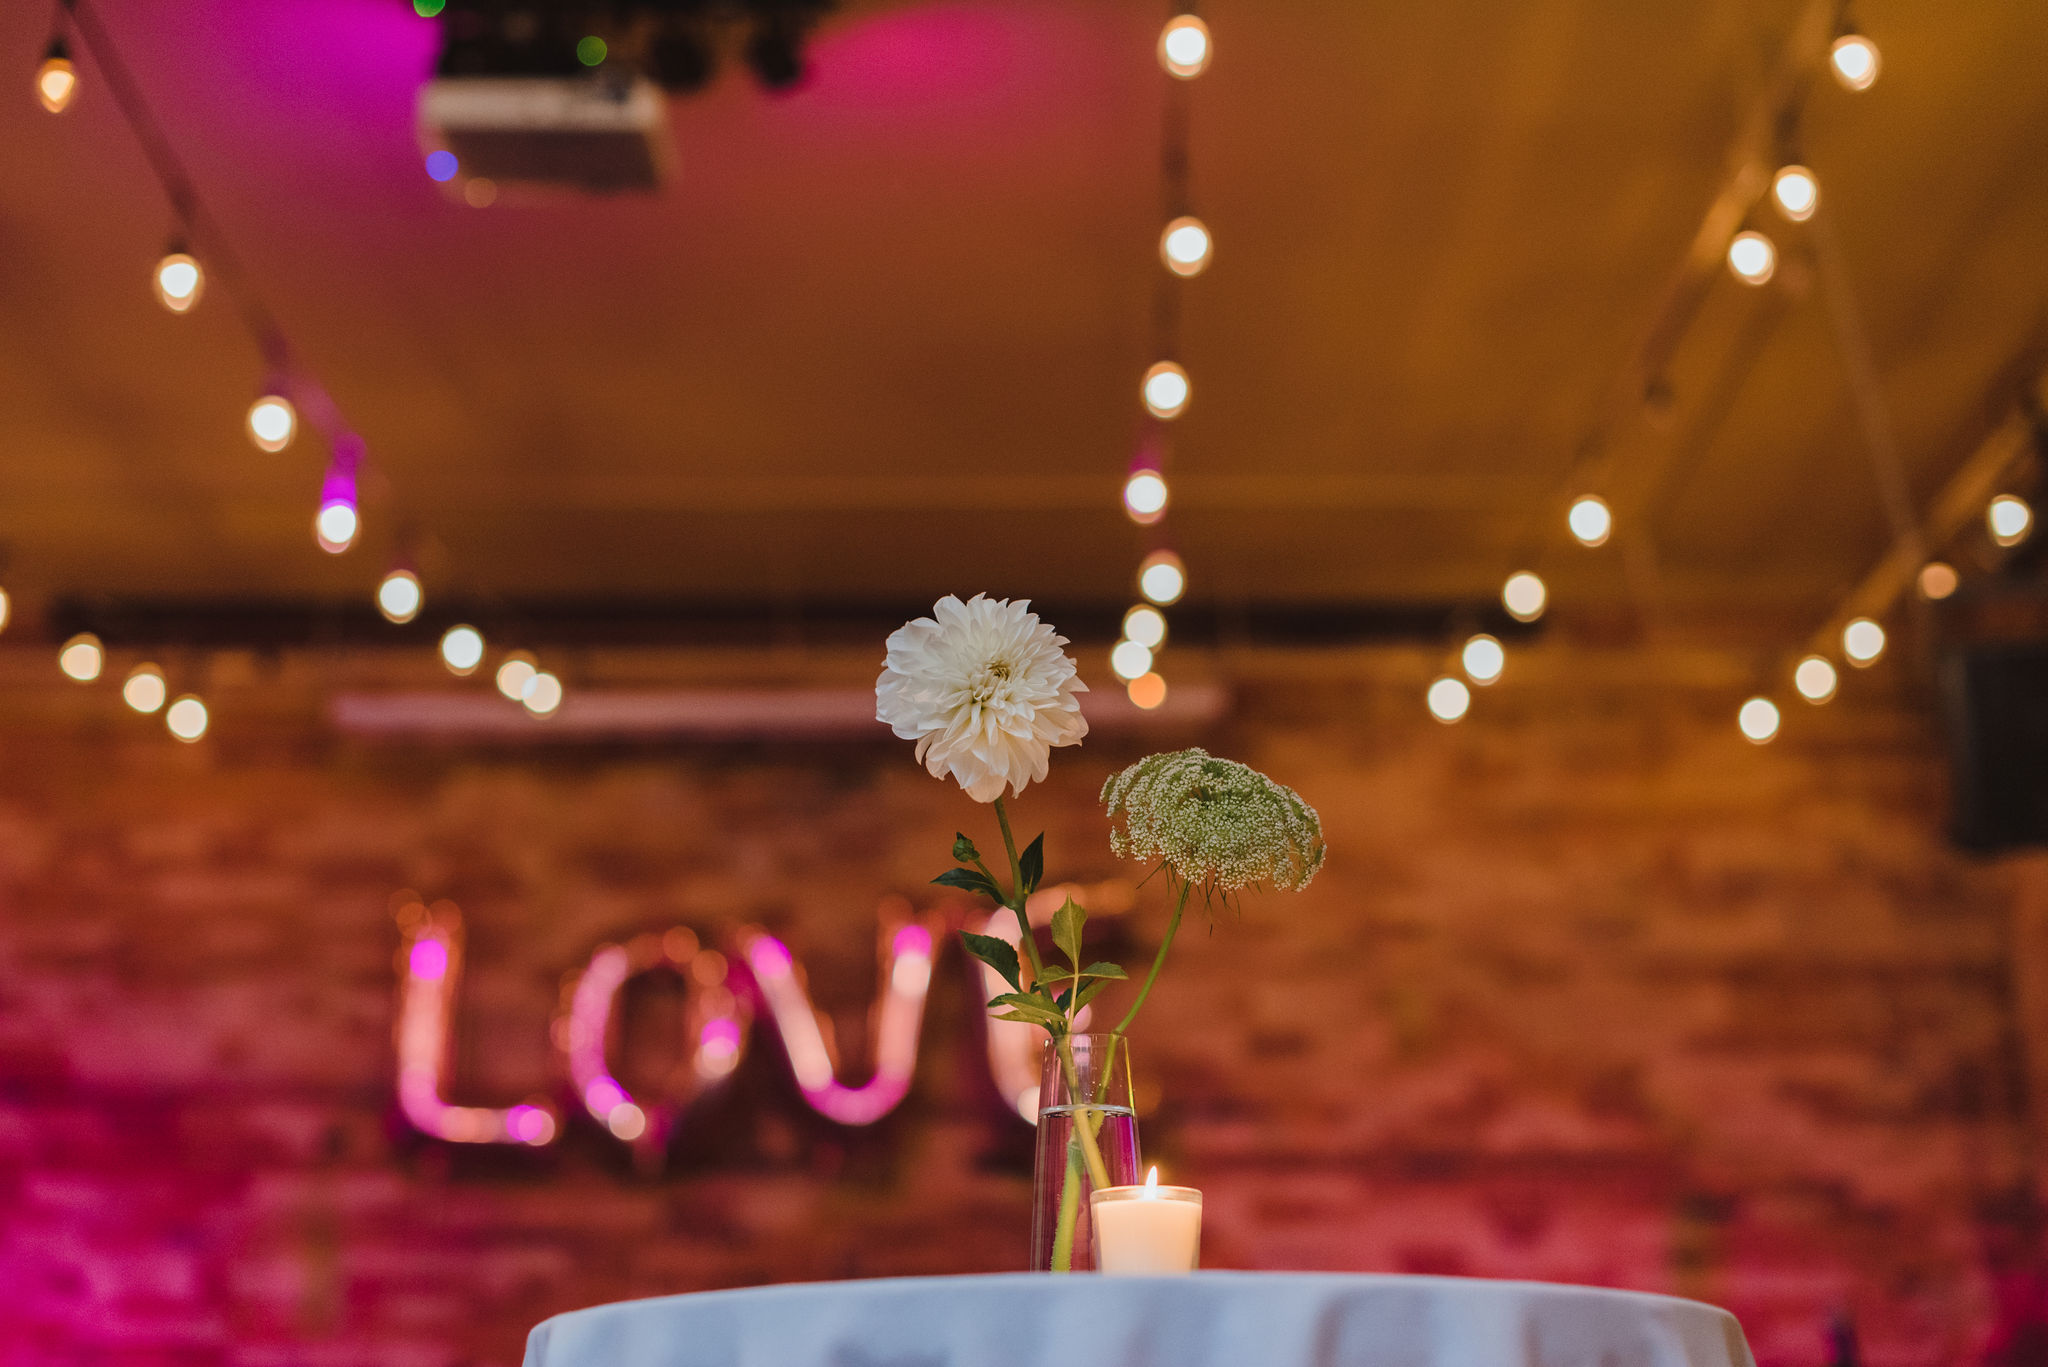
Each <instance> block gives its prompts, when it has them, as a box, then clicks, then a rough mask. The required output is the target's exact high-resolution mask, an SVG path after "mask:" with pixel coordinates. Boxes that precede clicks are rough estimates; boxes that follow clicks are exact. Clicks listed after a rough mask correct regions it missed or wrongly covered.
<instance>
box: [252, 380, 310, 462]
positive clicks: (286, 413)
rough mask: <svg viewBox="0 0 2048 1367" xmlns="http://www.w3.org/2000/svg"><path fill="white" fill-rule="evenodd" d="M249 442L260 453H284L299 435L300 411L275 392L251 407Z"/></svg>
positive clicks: (266, 395)
mask: <svg viewBox="0 0 2048 1367" xmlns="http://www.w3.org/2000/svg"><path fill="white" fill-rule="evenodd" d="M248 425H249V440H250V441H253V442H255V443H256V448H257V449H258V450H259V451H282V450H284V448H285V447H287V446H290V445H291V444H292V438H293V437H295V436H297V435H298V431H299V411H298V410H297V409H296V408H293V407H292V401H291V400H290V399H287V398H285V397H284V396H283V395H282V394H279V393H276V392H275V391H273V392H271V393H268V394H265V395H264V396H263V397H262V398H260V399H258V400H256V402H254V403H252V404H250V405H249V424H248Z"/></svg>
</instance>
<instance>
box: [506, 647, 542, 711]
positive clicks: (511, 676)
mask: <svg viewBox="0 0 2048 1367" xmlns="http://www.w3.org/2000/svg"><path fill="white" fill-rule="evenodd" d="M538 673H540V670H538V669H536V668H535V667H534V663H533V656H531V655H529V654H527V653H526V652H525V651H523V650H515V651H513V652H512V653H511V654H510V655H507V656H506V657H505V661H504V663H503V664H501V665H499V666H498V691H499V692H500V693H503V694H504V695H505V696H506V697H508V698H510V699H511V700H512V701H513V702H518V701H520V700H521V699H523V698H524V697H525V696H526V686H527V685H528V684H529V683H532V682H533V676H534V675H536V674H538Z"/></svg>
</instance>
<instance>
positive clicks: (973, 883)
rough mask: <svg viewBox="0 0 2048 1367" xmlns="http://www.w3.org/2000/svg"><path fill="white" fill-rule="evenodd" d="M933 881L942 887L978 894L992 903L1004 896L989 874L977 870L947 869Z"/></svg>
mask: <svg viewBox="0 0 2048 1367" xmlns="http://www.w3.org/2000/svg"><path fill="white" fill-rule="evenodd" d="M932 881H933V882H934V883H937V884H939V885H940V886H941V887H948V888H958V889H960V890H961V891H962V892H978V893H980V894H981V895H982V896H984V897H987V898H989V899H990V900H992V901H996V902H1000V901H1002V900H1003V894H1002V893H1001V892H999V891H998V890H997V889H996V885H995V883H994V882H993V881H991V880H990V878H989V876H988V875H987V874H985V873H982V872H980V871H979V870H977V869H947V870H946V871H945V872H944V873H942V874H940V875H939V876H938V877H937V878H934V879H932Z"/></svg>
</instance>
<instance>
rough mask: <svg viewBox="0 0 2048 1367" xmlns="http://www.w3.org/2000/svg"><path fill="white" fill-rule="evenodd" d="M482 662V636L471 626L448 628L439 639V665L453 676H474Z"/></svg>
mask: <svg viewBox="0 0 2048 1367" xmlns="http://www.w3.org/2000/svg"><path fill="white" fill-rule="evenodd" d="M483 662H484V634H483V633H482V632H481V631H478V630H477V629H476V628H475V627H472V626H455V627H450V628H448V630H447V631H446V632H445V633H444V634H443V635H442V637H441V663H442V664H444V665H447V666H448V669H449V672H450V673H454V674H465V675H466V674H474V673H476V667H477V666H478V665H480V664H482V663H483Z"/></svg>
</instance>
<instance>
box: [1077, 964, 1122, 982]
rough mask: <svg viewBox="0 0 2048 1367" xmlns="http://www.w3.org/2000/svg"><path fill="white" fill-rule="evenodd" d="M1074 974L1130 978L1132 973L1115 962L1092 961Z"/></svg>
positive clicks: (1088, 976) (1079, 975)
mask: <svg viewBox="0 0 2048 1367" xmlns="http://www.w3.org/2000/svg"><path fill="white" fill-rule="evenodd" d="M1074 976H1076V977H1079V978H1128V977H1130V976H1131V975H1130V974H1128V973H1126V972H1124V971H1123V970H1122V969H1121V968H1118V967H1117V966H1116V965H1115V964H1113V963H1108V962H1102V963H1092V964H1090V965H1088V967H1086V968H1084V969H1082V970H1081V971H1080V972H1079V973H1077V974H1075V975H1074Z"/></svg>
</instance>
